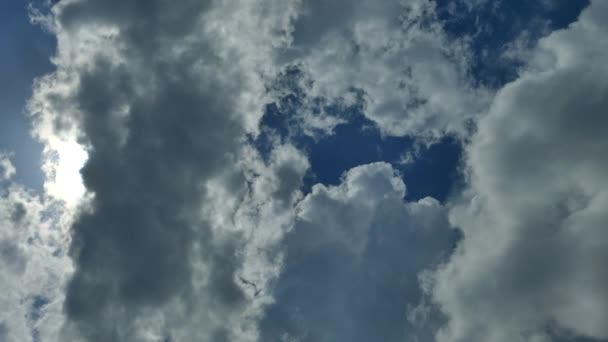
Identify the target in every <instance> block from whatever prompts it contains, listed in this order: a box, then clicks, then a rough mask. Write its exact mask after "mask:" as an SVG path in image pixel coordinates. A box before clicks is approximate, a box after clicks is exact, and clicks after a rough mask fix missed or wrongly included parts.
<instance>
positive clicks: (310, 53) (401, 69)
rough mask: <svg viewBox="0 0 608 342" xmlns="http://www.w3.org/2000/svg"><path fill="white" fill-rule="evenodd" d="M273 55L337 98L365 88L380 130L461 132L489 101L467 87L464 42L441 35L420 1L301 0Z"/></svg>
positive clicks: (432, 8) (432, 9) (432, 12)
mask: <svg viewBox="0 0 608 342" xmlns="http://www.w3.org/2000/svg"><path fill="white" fill-rule="evenodd" d="M291 29H292V32H291V41H290V44H289V46H288V47H287V48H285V49H283V51H282V54H281V55H280V57H281V58H282V59H283V60H285V61H287V62H290V63H295V64H296V65H299V67H300V68H301V69H302V70H303V71H304V72H306V73H308V74H309V75H310V77H311V79H312V82H311V84H310V85H309V87H308V89H307V91H308V93H309V94H310V95H312V96H313V97H321V98H324V99H328V100H330V101H338V102H340V103H347V104H348V103H352V102H353V101H355V100H356V94H361V93H362V94H364V96H363V97H364V102H365V111H364V113H365V115H366V116H368V117H369V118H370V119H372V120H373V121H374V122H376V123H377V124H378V126H379V127H380V128H381V129H382V131H383V132H384V133H385V134H389V135H416V136H423V137H426V138H436V137H438V136H441V135H442V134H445V133H451V134H466V131H467V125H468V124H469V123H470V120H472V119H473V118H475V117H476V116H477V115H478V114H479V113H480V111H481V110H482V108H483V107H484V105H485V104H486V102H487V100H488V92H487V91H486V90H484V89H483V88H479V87H475V86H473V85H472V82H471V79H470V75H469V74H470V73H469V69H470V64H471V57H472V56H471V55H470V54H469V52H468V51H469V50H468V49H467V42H466V40H465V39H463V40H455V39H453V40H451V39H448V37H447V36H446V33H445V32H444V31H443V28H442V26H441V25H440V24H439V22H438V21H437V18H436V3H435V2H433V1H426V0H409V1H382V2H377V1H361V2H358V3H357V5H356V6H353V4H352V3H351V2H349V1H342V0H332V1H322V0H310V1H303V2H301V5H300V7H299V10H298V15H297V17H296V18H295V19H294V21H293V25H292V28H291Z"/></svg>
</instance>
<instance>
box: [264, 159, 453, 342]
mask: <svg viewBox="0 0 608 342" xmlns="http://www.w3.org/2000/svg"><path fill="white" fill-rule="evenodd" d="M405 192H406V188H405V184H404V183H403V181H402V180H401V178H400V177H399V176H398V175H397V174H396V172H395V170H394V169H393V168H392V167H391V166H390V165H389V164H387V163H374V164H368V165H364V166H359V167H356V168H353V169H351V170H349V171H348V172H346V173H345V174H344V176H343V179H342V183H341V184H339V185H337V186H329V187H327V186H324V185H322V184H317V185H315V186H314V187H313V189H312V192H311V193H310V194H308V195H307V196H306V197H305V198H304V199H303V200H302V201H301V202H299V204H298V205H297V208H296V210H297V216H296V218H295V224H294V226H293V230H292V231H291V232H289V233H288V235H287V238H286V245H287V249H286V253H287V256H286V260H285V264H284V269H283V271H282V274H281V276H280V278H279V279H278V282H277V285H276V288H275V293H276V294H275V296H276V302H275V303H274V304H273V305H272V306H271V307H270V308H269V310H268V312H267V314H266V317H265V319H264V321H263V322H262V324H261V328H262V332H263V334H262V340H263V341H372V340H382V341H404V340H406V339H407V338H408V337H409V336H410V335H411V330H412V327H411V326H409V323H408V320H407V309H408V306H412V305H414V304H416V303H417V301H418V300H419V297H420V289H419V286H418V282H417V273H418V272H420V271H421V270H422V269H424V268H425V267H428V266H430V265H433V264H437V263H439V262H440V261H441V260H442V258H443V257H445V256H446V254H445V253H449V251H450V249H451V246H452V245H453V244H454V242H455V238H456V236H455V233H454V231H452V230H451V229H450V228H449V225H448V221H447V215H446V209H445V208H444V207H443V206H442V205H441V204H439V202H437V201H436V200H434V199H432V198H424V199H421V200H419V201H418V202H404V200H403V198H404V195H405Z"/></svg>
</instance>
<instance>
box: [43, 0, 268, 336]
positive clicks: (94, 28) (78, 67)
mask: <svg viewBox="0 0 608 342" xmlns="http://www.w3.org/2000/svg"><path fill="white" fill-rule="evenodd" d="M222 6H224V5H222V4H216V5H215V6H214V7H213V8H211V2H210V1H198V0H197V1H185V2H183V1H182V2H180V3H179V4H176V3H174V2H171V1H134V0H133V1H62V2H60V3H59V4H58V5H56V6H55V7H54V9H53V16H52V18H51V19H52V27H53V30H54V31H55V33H56V34H57V36H58V41H59V47H58V56H57V60H58V70H57V71H56V72H55V73H54V74H53V75H50V76H48V77H47V78H46V79H44V80H42V81H41V82H40V83H39V85H38V88H37V93H36V94H35V98H34V105H33V107H34V109H38V110H39V113H38V115H39V116H40V117H41V119H40V122H39V127H41V126H44V123H45V120H46V121H47V122H49V123H50V124H51V127H53V129H54V131H55V133H53V134H57V135H61V134H64V135H70V134H72V135H73V136H74V137H75V138H76V139H77V140H78V141H79V143H80V144H82V145H83V146H85V148H86V151H87V154H88V159H87V161H86V163H85V165H84V167H83V168H82V170H81V174H82V180H83V183H84V185H85V187H86V189H87V192H88V193H89V197H90V198H88V200H87V201H86V204H84V206H83V208H82V210H81V212H80V214H79V215H78V217H77V218H76V221H75V222H74V223H73V225H72V237H71V239H72V244H71V248H70V256H71V258H72V260H73V263H74V267H75V270H74V274H73V276H72V279H71V280H70V282H69V284H68V286H67V292H66V298H65V313H66V315H67V321H68V322H67V324H66V326H65V334H66V335H65V337H64V338H67V339H78V338H83V339H84V340H86V341H160V340H162V339H164V338H165V336H173V338H175V339H177V340H192V339H195V340H214V339H215V340H217V339H219V340H237V339H238V338H237V337H236V336H235V335H234V331H233V330H238V329H237V328H238V327H236V328H235V327H233V326H231V323H230V322H229V320H230V317H232V316H231V315H233V314H234V313H238V312H239V311H243V310H244V307H245V301H246V297H245V294H244V292H243V290H242V288H241V287H240V286H238V284H237V283H236V282H235V279H236V272H237V269H238V268H239V267H240V265H241V264H242V262H243V261H242V256H241V255H240V254H239V253H237V252H238V251H239V250H240V248H241V246H242V244H243V241H244V240H243V239H242V233H241V232H239V231H233V232H230V231H228V230H226V231H221V230H220V231H217V230H214V227H213V222H211V221H210V219H209V216H206V215H208V214H209V211H210V210H209V208H210V207H211V206H212V205H213V204H211V201H212V199H211V198H209V197H210V195H209V190H208V187H209V181H211V180H213V179H215V178H221V177H224V175H226V174H232V175H234V176H232V177H231V178H229V179H227V180H226V181H225V182H224V183H223V184H222V186H224V187H226V188H227V189H232V190H233V191H234V193H232V194H231V196H233V197H237V196H239V193H240V192H242V191H244V189H245V186H246V179H245V177H244V175H243V174H242V173H241V172H240V171H239V170H240V166H239V163H238V160H239V155H241V154H242V153H243V151H242V146H243V145H242V141H243V136H244V134H245V132H246V131H247V129H249V128H250V127H248V125H249V121H253V122H255V117H256V115H258V116H259V114H256V112H257V111H258V110H259V108H257V107H256V103H257V101H258V100H257V99H255V97H261V96H262V95H263V93H262V92H261V90H263V87H262V85H263V84H262V82H261V81H260V79H259V77H258V76H256V75H257V74H256V71H254V70H250V69H249V67H250V65H247V63H249V62H248V61H249V60H253V57H251V56H244V55H243V51H240V50H239V49H240V48H241V47H240V46H239V44H240V42H238V43H237V44H235V45H230V44H232V42H229V41H226V37H222V33H223V32H224V31H223V27H222V25H224V24H225V23H224V22H222V19H221V18H217V17H216V16H221V15H226V13H225V12H223V11H228V10H230V8H224V7H222ZM229 13H232V12H229ZM248 14H250V13H248ZM251 15H252V14H251ZM243 19H246V18H243ZM249 31H250V30H248V31H246V32H249ZM231 38H237V39H238V38H239V37H231ZM245 43H246V42H245ZM245 48H246V47H243V49H245ZM72 51H76V54H72ZM246 52H248V53H250V54H252V55H254V56H255V54H256V53H257V52H259V50H246ZM62 86H63V87H64V89H65V91H63V92H61V91H59V90H57V89H60V88H61V87H62ZM250 98H253V100H251V99H250ZM43 133H44V132H43ZM43 138H44V137H43ZM211 214H212V213H211ZM222 228H224V227H220V229H222ZM199 313H200V314H199ZM234 315H236V314H234ZM197 320H201V321H200V322H197ZM192 322H194V323H197V324H198V325H199V326H196V327H194V326H193V324H194V323H192ZM188 327H191V328H192V330H189V328H188ZM214 336H215V337H214ZM221 336H224V337H223V338H220V337H221ZM252 338H255V337H254V336H252Z"/></svg>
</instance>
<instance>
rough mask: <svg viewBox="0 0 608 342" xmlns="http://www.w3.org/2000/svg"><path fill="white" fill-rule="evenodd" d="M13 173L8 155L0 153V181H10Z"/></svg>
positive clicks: (13, 168)
mask: <svg viewBox="0 0 608 342" xmlns="http://www.w3.org/2000/svg"><path fill="white" fill-rule="evenodd" d="M15 171H16V170H15V166H14V165H13V163H12V162H11V160H10V155H8V154H6V153H0V181H2V180H8V179H11V178H12V177H13V176H14V175H15Z"/></svg>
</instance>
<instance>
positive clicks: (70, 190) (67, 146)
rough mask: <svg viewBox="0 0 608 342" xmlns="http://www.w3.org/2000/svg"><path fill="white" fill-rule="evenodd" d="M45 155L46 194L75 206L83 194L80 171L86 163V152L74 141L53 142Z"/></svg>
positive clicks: (83, 188)
mask: <svg viewBox="0 0 608 342" xmlns="http://www.w3.org/2000/svg"><path fill="white" fill-rule="evenodd" d="M45 155H46V156H45V161H44V165H43V169H44V171H45V173H46V176H47V179H46V181H45V184H44V189H45V192H46V194H48V195H49V196H51V197H54V198H56V199H59V200H63V201H65V202H66V204H67V205H68V206H75V205H76V204H78V202H79V201H80V199H81V198H82V197H83V195H84V193H85V187H84V184H83V182H82V176H81V175H80V169H82V167H83V166H84V163H85V162H86V161H87V158H88V154H87V152H86V151H85V149H84V148H83V147H82V146H81V145H80V144H78V143H77V142H75V141H65V140H55V141H52V142H51V143H50V144H49V145H48V146H47V150H46V151H45Z"/></svg>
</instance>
